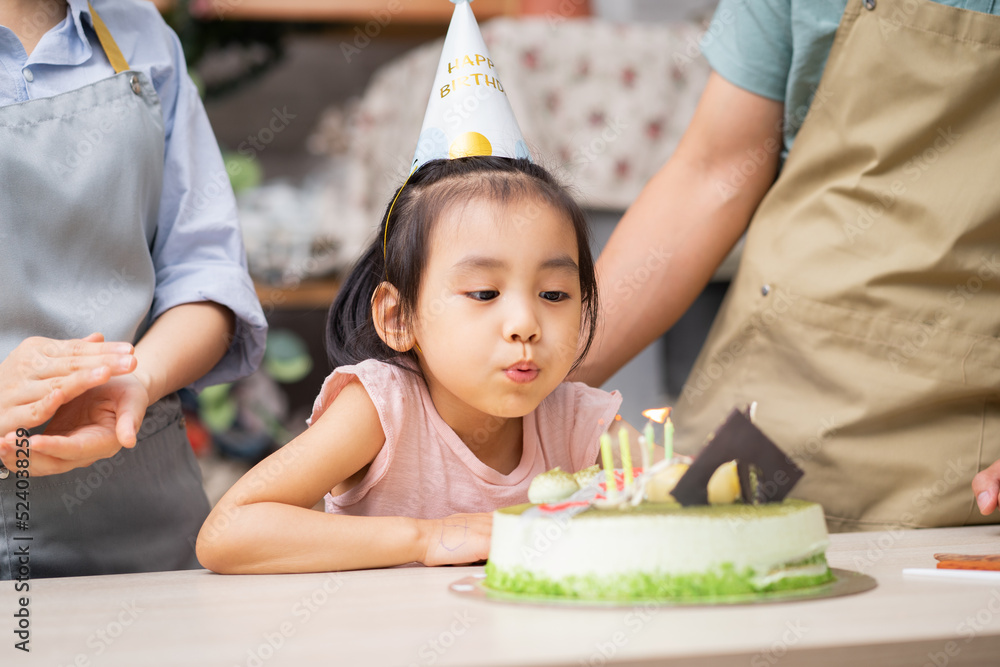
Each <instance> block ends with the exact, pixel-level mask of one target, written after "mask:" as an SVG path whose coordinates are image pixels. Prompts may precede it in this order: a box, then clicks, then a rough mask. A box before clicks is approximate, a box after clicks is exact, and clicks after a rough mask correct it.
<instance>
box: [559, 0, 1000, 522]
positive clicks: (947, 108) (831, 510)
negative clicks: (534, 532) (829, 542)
mask: <svg viewBox="0 0 1000 667" xmlns="http://www.w3.org/2000/svg"><path fill="white" fill-rule="evenodd" d="M997 14H1000V3H997V2H995V1H993V0H941V1H940V2H937V1H933V0H754V1H753V2H746V1H745V0H722V1H721V2H720V4H719V6H718V9H717V11H716V15H715V17H714V20H713V23H712V25H711V27H710V28H709V30H708V32H707V33H706V35H705V37H704V39H703V42H702V46H703V51H704V54H705V56H706V58H707V59H708V61H709V63H710V64H711V65H712V67H713V69H714V72H713V74H712V75H711V77H710V80H709V82H708V85H707V87H706V90H705V92H704V94H703V97H702V99H701V102H700V105H699V107H698V110H697V112H696V113H695V116H694V118H693V120H692V122H691V125H690V127H689V128H688V130H687V132H686V134H685V136H684V138H683V140H682V141H681V143H680V145H679V146H678V148H677V151H676V153H675V154H674V156H673V157H672V158H671V159H670V161H669V162H668V163H667V164H666V165H665V166H664V167H663V168H662V170H661V171H660V172H659V173H658V174H657V175H656V176H654V178H653V179H652V180H651V181H650V183H649V184H648V185H647V186H646V188H645V189H644V190H643V192H642V194H641V195H640V197H639V199H638V200H637V201H636V202H635V204H634V205H633V206H632V207H631V208H630V209H629V211H628V212H627V214H626V215H625V217H624V219H623V220H622V222H621V224H620V225H619V228H618V229H617V230H616V231H615V234H614V235H613V236H612V238H611V240H610V242H609V243H608V245H607V247H606V249H605V250H604V252H603V254H602V255H601V257H600V260H599V262H598V264H599V267H598V268H599V275H601V276H602V279H603V282H602V287H601V296H602V299H603V301H602V302H603V303H605V304H610V306H609V315H608V318H609V320H610V319H612V318H613V321H614V323H615V326H614V331H613V333H609V332H608V331H604V332H602V333H601V335H600V336H599V338H598V340H597V341H596V343H595V345H594V347H593V348H592V352H591V354H590V356H589V357H588V359H587V361H586V362H585V364H584V367H583V369H582V371H581V372H580V373H579V374H578V377H580V378H582V379H585V380H586V381H588V382H591V383H594V384H599V383H601V382H603V381H604V380H606V379H607V378H608V377H609V376H610V375H611V374H612V373H613V372H614V371H615V370H616V369H617V368H619V367H620V366H621V365H623V364H624V363H625V362H626V361H627V360H628V359H630V358H631V357H632V356H634V355H635V354H636V353H637V352H638V351H639V350H641V349H642V348H643V347H645V346H646V345H647V344H648V343H649V342H651V341H652V340H653V339H654V338H655V337H656V336H658V335H659V334H661V333H662V332H663V331H664V330H666V329H667V328H668V327H670V326H671V325H672V324H673V323H674V322H675V321H676V320H677V319H678V317H680V315H681V314H682V313H683V312H684V311H685V310H686V309H687V307H688V306H689V305H690V304H691V303H692V301H693V300H694V299H695V297H696V296H697V295H698V294H699V292H700V291H701V290H702V288H704V286H705V285H706V283H707V282H708V280H709V279H710V277H711V275H712V274H713V272H714V271H715V269H716V267H718V265H719V264H720V263H721V261H722V259H723V258H724V257H725V255H726V254H727V253H728V251H729V250H730V249H731V248H732V247H733V245H734V244H735V243H736V241H737V240H738V239H739V238H740V236H741V235H743V234H744V233H746V235H747V238H746V246H745V249H744V252H743V259H742V262H741V266H740V269H739V272H738V274H737V276H736V277H735V279H734V281H733V284H732V286H731V287H730V289H729V292H728V294H727V297H726V300H725V302H724V304H723V306H722V308H721V311H720V312H719V314H718V316H717V317H716V320H715V322H714V324H713V328H712V332H711V334H710V336H709V339H708V341H707V342H706V344H705V347H704V348H703V350H702V352H701V355H700V356H699V359H698V362H697V364H696V366H695V368H694V370H693V371H692V373H691V376H690V377H689V379H688V381H687V384H686V386H685V389H684V391H683V393H682V395H681V398H680V400H679V402H678V405H677V410H676V413H675V416H676V419H677V425H678V437H679V438H680V439H681V440H682V441H683V443H686V447H688V448H690V449H696V448H697V447H698V446H699V445H700V444H701V443H702V442H703V441H704V438H705V437H706V436H707V435H708V434H709V433H710V432H711V431H712V430H713V428H714V427H715V425H717V424H718V423H719V422H720V421H721V420H722V418H723V417H724V416H725V414H726V413H727V412H728V411H729V410H731V409H732V408H733V407H734V406H740V405H745V404H748V403H750V402H751V401H757V402H758V410H757V413H756V419H757V423H758V424H759V426H760V427H761V428H762V430H764V431H765V432H766V433H767V434H769V435H770V436H771V437H772V438H773V439H774V440H775V441H776V442H777V443H778V444H779V445H781V446H782V447H784V448H785V449H786V450H787V451H788V452H789V453H790V454H791V456H792V457H793V458H794V459H795V460H796V461H797V462H798V463H799V464H800V465H801V466H802V467H803V468H804V469H805V470H806V472H807V474H806V476H805V477H804V479H803V480H802V482H801V483H800V484H799V485H798V486H797V487H796V488H795V489H794V491H793V495H796V496H799V497H802V498H806V499H810V500H815V501H819V502H821V503H822V504H823V506H824V508H825V510H826V513H827V519H828V523H829V525H830V528H831V529H832V530H864V529H881V528H892V527H899V526H906V527H920V526H943V525H963V524H970V523H983V522H996V521H998V520H1000V515H998V514H997V513H995V512H994V510H995V509H996V508H997V496H998V490H1000V338H998V335H1000V251H998V245H1000V244H998V241H1000V188H998V187H997V186H996V174H997V173H1000V151H998V150H996V145H997V138H998V137H1000V16H997ZM786 156H787V157H786ZM651 247H652V248H656V249H657V250H658V251H659V252H664V251H666V252H669V253H670V254H671V255H672V258H671V260H670V261H669V262H668V263H667V265H666V266H665V267H661V269H660V270H659V272H658V273H657V274H656V275H654V276H653V277H652V278H651V279H650V280H648V281H646V282H645V284H644V286H643V288H642V289H641V290H640V291H639V292H638V293H636V294H635V295H634V296H632V297H631V298H629V299H624V300H623V299H621V298H619V292H621V291H622V286H634V284H635V280H633V279H631V276H632V275H633V273H634V271H635V267H636V266H639V265H644V264H645V263H644V262H643V261H642V259H641V258H642V257H643V256H644V255H645V254H646V253H648V252H649V248H651ZM629 289H630V290H631V287H630V288H629ZM991 464H993V465H991ZM764 481H768V480H764ZM970 483H971V485H972V492H970Z"/></svg>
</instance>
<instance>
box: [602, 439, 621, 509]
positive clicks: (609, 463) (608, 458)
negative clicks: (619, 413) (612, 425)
mask: <svg viewBox="0 0 1000 667" xmlns="http://www.w3.org/2000/svg"><path fill="white" fill-rule="evenodd" d="M601 462H602V463H604V475H605V479H606V481H607V482H606V486H607V493H606V494H605V495H606V496H607V498H608V500H612V499H614V498H615V497H616V496H617V495H618V483H617V482H615V460H614V457H613V455H612V454H611V436H610V435H608V432H607V431H605V432H604V433H602V434H601Z"/></svg>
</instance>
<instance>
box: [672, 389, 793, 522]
mask: <svg viewBox="0 0 1000 667" xmlns="http://www.w3.org/2000/svg"><path fill="white" fill-rule="evenodd" d="M733 459H736V462H737V464H736V465H737V473H738V475H739V478H740V493H741V495H742V497H743V502H745V503H747V504H751V505H759V504H761V503H770V502H780V501H781V500H784V498H785V496H787V495H788V492H789V491H791V490H792V487H793V486H795V484H796V483H797V482H798V481H799V479H801V478H802V475H803V472H802V469H801V468H799V467H798V466H797V465H795V463H794V462H793V461H792V460H791V459H789V458H788V456H787V455H786V454H785V453H784V452H783V451H781V449H780V448H779V447H778V446H777V445H776V444H774V442H773V441H772V440H771V439H770V438H768V437H767V436H766V435H764V433H763V432H762V431H761V430H760V429H759V428H757V427H756V426H755V425H754V424H753V423H752V422H751V421H750V418H749V417H748V416H747V415H746V414H744V413H743V412H740V411H739V410H736V409H734V410H733V411H732V412H731V413H730V414H729V416H728V417H727V418H726V421H725V422H723V424H722V425H721V426H720V427H719V428H717V429H716V430H715V433H714V434H713V435H711V436H709V441H708V442H707V443H706V444H705V446H704V447H703V448H702V450H701V452H700V453H699V454H698V456H697V457H696V458H695V460H694V463H692V464H691V467H690V468H688V470H687V472H686V473H684V476H683V477H681V479H680V481H678V482H677V486H675V487H674V490H673V491H672V492H671V495H672V496H673V497H674V498H675V499H676V500H677V502H679V503H680V504H682V505H707V504H708V480H709V479H711V477H712V473H714V472H715V470H716V468H718V467H719V466H721V465H722V464H723V463H726V462H727V461H732V460H733Z"/></svg>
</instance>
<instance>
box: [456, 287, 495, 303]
mask: <svg viewBox="0 0 1000 667" xmlns="http://www.w3.org/2000/svg"><path fill="white" fill-rule="evenodd" d="M465 296H467V297H469V298H470V299H473V300H474V301H492V300H493V299H495V298H497V297H498V296H500V292H498V291H496V290H492V289H484V290H477V291H475V292H466V293H465Z"/></svg>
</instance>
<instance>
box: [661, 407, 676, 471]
mask: <svg viewBox="0 0 1000 667" xmlns="http://www.w3.org/2000/svg"><path fill="white" fill-rule="evenodd" d="M663 457H664V458H665V459H668V460H669V459H672V458H674V423H673V422H672V421H670V417H669V416H668V417H667V421H666V423H664V424H663Z"/></svg>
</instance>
